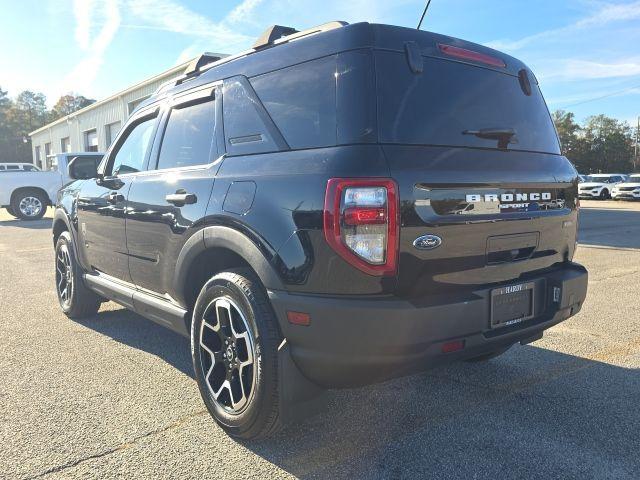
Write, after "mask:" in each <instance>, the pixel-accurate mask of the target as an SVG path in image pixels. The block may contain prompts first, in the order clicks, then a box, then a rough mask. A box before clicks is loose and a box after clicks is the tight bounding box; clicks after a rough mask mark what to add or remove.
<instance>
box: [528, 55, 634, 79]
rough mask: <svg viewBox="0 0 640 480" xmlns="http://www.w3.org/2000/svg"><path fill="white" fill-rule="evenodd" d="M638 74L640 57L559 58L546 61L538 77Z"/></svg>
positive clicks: (600, 77) (596, 77) (564, 77)
mask: <svg viewBox="0 0 640 480" xmlns="http://www.w3.org/2000/svg"><path fill="white" fill-rule="evenodd" d="M637 75H640V57H631V58H625V59H624V60H621V61H618V62H599V61H593V60H580V59H561V60H553V61H550V62H548V63H547V64H546V65H545V66H544V67H543V68H541V69H540V70H539V73H538V76H539V77H540V79H544V80H548V79H558V80H582V81H584V80H594V79H603V78H622V77H634V76H637Z"/></svg>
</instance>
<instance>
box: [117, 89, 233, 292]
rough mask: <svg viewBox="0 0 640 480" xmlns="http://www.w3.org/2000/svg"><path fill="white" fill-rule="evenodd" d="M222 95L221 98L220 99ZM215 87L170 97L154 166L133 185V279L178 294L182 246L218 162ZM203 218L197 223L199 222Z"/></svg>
mask: <svg viewBox="0 0 640 480" xmlns="http://www.w3.org/2000/svg"><path fill="white" fill-rule="evenodd" d="M216 97H218V99H217V98H216ZM219 105H220V101H219V96H216V88H215V87H213V86H208V87H206V88H205V89H199V90H198V91H197V92H188V93H186V94H183V95H181V96H180V97H177V98H174V99H173V100H172V101H171V108H170V109H169V110H168V112H167V114H166V115H165V120H164V121H163V122H162V123H163V125H162V126H161V127H160V128H159V131H162V134H158V135H157V136H156V138H157V140H156V142H155V144H154V147H153V150H152V154H151V159H150V162H149V168H148V170H147V172H145V173H144V174H141V175H138V176H137V177H136V179H135V181H134V182H133V184H132V185H131V189H130V191H129V197H128V201H127V246H128V249H129V269H130V271H131V277H132V280H133V282H134V283H135V284H136V286H138V287H139V288H141V289H144V290H147V291H150V292H153V293H155V294H158V295H161V296H163V297H165V298H168V299H172V298H174V294H175V292H173V290H172V288H171V286H172V280H173V277H174V273H175V267H176V262H177V259H178V256H179V254H180V251H181V249H182V247H183V246H184V244H185V242H186V241H187V240H188V239H189V237H190V236H191V235H193V234H194V233H196V232H197V231H198V227H197V224H198V223H199V221H201V220H202V218H203V217H204V215H205V212H206V209H207V204H208V202H209V197H210V195H211V191H212V189H213V182H214V178H215V175H216V172H217V169H218V165H219V162H216V161H215V160H216V159H217V158H218V157H219V153H220V148H221V146H220V145H219V144H218V143H219V141H221V140H220V138H221V132H218V129H217V128H216V125H221V121H219V120H218V118H219V116H220V115H221V112H220V109H219ZM197 222H198V223H197Z"/></svg>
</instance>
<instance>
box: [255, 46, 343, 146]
mask: <svg viewBox="0 0 640 480" xmlns="http://www.w3.org/2000/svg"><path fill="white" fill-rule="evenodd" d="M251 84H252V86H253V88H254V89H255V91H256V93H257V94H258V97H260V100H261V101H262V103H263V105H264V106H265V108H266V109H267V112H269V115H270V116H271V118H272V119H273V121H274V122H275V124H276V125H277V126H278V128H279V129H280V131H281V132H282V135H283V136H284V138H285V140H286V141H287V143H288V144H289V146H290V147H291V148H294V149H295V148H312V147H326V146H330V145H335V144H336V58H335V56H331V57H326V58H321V59H318V60H313V61H311V62H307V63H303V64H300V65H295V66H293V67H288V68H284V69H282V70H278V71H275V72H272V73H267V74H265V75H260V76H258V77H254V78H252V79H251Z"/></svg>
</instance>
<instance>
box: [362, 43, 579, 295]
mask: <svg viewBox="0 0 640 480" xmlns="http://www.w3.org/2000/svg"><path fill="white" fill-rule="evenodd" d="M408 35H410V37H409V38H407V40H408V41H407V42H405V44H404V45H405V48H404V50H403V51H401V50H396V51H393V50H392V49H385V50H382V49H381V50H376V51H375V53H374V55H375V65H376V77H377V88H378V105H377V108H378V132H379V140H380V143H381V144H382V145H383V147H382V148H383V150H384V153H385V156H386V157H387V160H388V163H389V168H390V170H391V176H392V178H394V180H395V181H396V182H397V183H398V186H399V191H400V210H401V228H400V242H399V243H400V246H399V249H400V259H399V293H400V294H404V295H406V296H408V297H415V298H418V297H419V298H423V299H424V298H426V297H427V296H428V297H430V298H432V299H434V298H437V297H438V296H439V295H445V296H446V297H447V299H450V297H451V296H452V295H453V296H461V297H465V296H466V297H468V296H469V295H470V294H471V293H472V292H473V291H474V290H477V289H480V288H486V287H490V286H492V285H498V284H504V283H507V282H512V281H518V280H524V279H527V278H533V277H534V276H536V275H540V273H541V272H543V271H544V270H545V269H549V268H552V267H553V266H554V265H555V264H558V263H560V262H563V261H566V260H569V259H571V258H572V257H573V253H574V249H575V238H576V227H577V208H576V207H577V206H576V202H577V200H576V197H577V172H576V171H575V169H574V168H573V166H572V165H571V164H570V163H569V161H568V160H567V159H566V158H565V157H563V156H562V155H561V154H560V150H559V145H558V140H557V136H556V133H555V129H554V127H553V124H552V121H551V118H550V116H549V112H548V109H547V107H546V104H545V102H544V100H543V98H542V95H541V93H540V90H539V88H538V85H537V81H536V80H535V77H534V76H533V74H532V73H531V72H530V71H529V70H528V69H527V68H526V67H525V66H524V65H523V64H522V63H520V62H519V61H517V60H515V59H513V58H511V57H508V56H504V55H502V54H500V53H498V52H495V51H493V50H489V49H486V48H484V47H481V46H479V45H474V44H469V43H466V42H462V41H460V40H455V39H451V38H448V37H440V36H436V35H433V34H428V33H426V32H416V33H414V32H410V33H409V34H408ZM452 46H454V47H453V48H450V47H452Z"/></svg>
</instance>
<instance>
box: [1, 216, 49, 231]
mask: <svg viewBox="0 0 640 480" xmlns="http://www.w3.org/2000/svg"><path fill="white" fill-rule="evenodd" d="M51 222H52V220H51V219H50V218H43V219H42V220H28V221H27V220H18V219H7V220H5V219H0V227H18V228H25V229H29V230H51Z"/></svg>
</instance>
